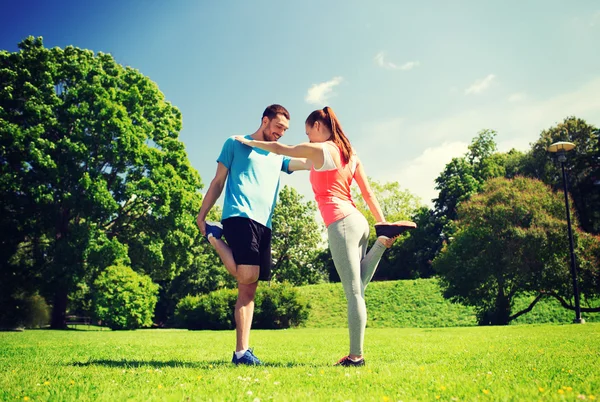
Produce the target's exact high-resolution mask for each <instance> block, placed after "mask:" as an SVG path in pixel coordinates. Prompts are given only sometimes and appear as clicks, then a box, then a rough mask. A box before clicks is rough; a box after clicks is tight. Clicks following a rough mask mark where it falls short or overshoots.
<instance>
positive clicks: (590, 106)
mask: <svg viewBox="0 0 600 402" xmlns="http://www.w3.org/2000/svg"><path fill="white" fill-rule="evenodd" d="M598 93H600V77H598V78H596V79H593V80H590V81H587V82H584V83H582V84H581V86H580V87H579V88H574V89H573V90H571V91H569V92H565V93H561V94H557V95H555V96H553V97H550V98H546V99H535V97H534V96H533V95H532V94H528V95H527V97H526V98H525V99H523V100H522V101H520V102H518V103H511V102H506V98H502V99H498V100H497V101H496V102H495V103H494V104H486V105H485V106H476V107H473V108H471V109H467V110H464V111H462V112H461V113H456V114H451V115H446V116H431V117H428V118H425V119H421V120H413V119H411V118H410V117H404V118H391V119H388V120H385V121H379V122H378V121H372V122H365V123H364V126H363V127H362V128H361V129H360V130H358V131H360V133H359V134H360V135H358V136H357V137H356V139H355V140H354V141H353V144H354V145H355V146H356V148H357V150H358V153H359V155H360V157H361V159H362V160H363V162H364V163H365V168H366V171H367V174H368V175H369V176H370V177H373V178H374V179H375V180H379V181H383V182H394V181H397V182H398V183H400V185H401V186H402V187H403V188H406V189H408V190H409V191H410V192H411V193H413V194H415V195H417V196H419V197H420V198H421V199H422V200H423V201H424V202H425V203H430V200H431V199H432V198H435V197H437V192H436V191H435V190H434V180H435V178H436V177H437V176H438V175H439V174H440V173H441V172H442V170H443V168H444V166H445V165H446V163H448V162H449V161H450V160H451V159H452V158H453V157H460V156H463V155H464V154H465V153H466V151H467V145H468V144H470V142H471V140H472V139H473V138H474V137H475V135H476V134H477V133H478V132H479V131H480V130H482V129H486V128H489V129H493V130H496V131H497V133H498V135H497V136H496V143H497V144H498V151H500V152H507V151H509V150H510V149H512V148H515V149H517V150H520V151H527V150H528V149H529V147H530V144H531V143H532V142H535V141H537V139H538V138H539V135H540V132H541V131H542V130H544V129H547V128H550V127H552V126H555V125H556V124H557V123H559V122H561V121H562V120H563V119H564V118H565V117H568V116H577V117H579V118H582V119H585V120H586V121H587V122H588V123H590V124H593V125H596V126H597V125H598V124H600V97H599V96H598ZM440 144H441V145H440ZM429 205H430V206H431V205H432V204H431V203H430V204H429Z"/></svg>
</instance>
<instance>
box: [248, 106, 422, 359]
mask: <svg viewBox="0 0 600 402" xmlns="http://www.w3.org/2000/svg"><path fill="white" fill-rule="evenodd" d="M305 128H306V135H308V139H309V141H310V143H304V144H300V145H296V146H288V145H283V144H279V143H277V142H267V141H254V140H248V139H245V138H244V137H236V140H238V141H240V142H242V143H244V144H246V145H249V146H251V147H256V148H260V149H263V150H266V151H269V152H273V153H276V154H280V155H286V156H291V157H296V158H306V159H308V160H309V161H310V162H312V166H313V167H312V169H311V172H310V182H311V184H312V188H313V191H314V193H315V199H316V201H317V205H318V206H319V211H320V212H321V216H322V217H323V220H324V221H325V226H327V235H328V239H329V248H330V250H331V256H332V257H333V262H334V264H335V268H336V270H337V272H338V274H339V275H340V278H341V280H342V285H343V286H344V292H345V294H346V299H347V301H348V329H349V332H350V354H349V355H348V356H345V357H343V358H342V359H340V360H339V361H338V362H337V363H336V365H341V366H362V365H364V364H365V360H364V358H363V341H364V334H365V328H366V324H367V310H366V306H365V299H364V295H365V288H366V287H367V284H368V283H369V282H370V281H371V278H372V277H373V274H374V273H375V269H376V268H377V265H378V264H379V260H380V259H381V256H382V255H383V253H384V251H385V250H386V249H387V248H389V247H391V246H392V244H393V243H394V241H395V239H396V237H397V236H399V235H400V234H401V233H403V232H404V231H405V230H407V229H412V228H415V227H416V224H415V223H413V222H408V221H400V222H395V223H387V222H386V221H385V217H384V216H383V213H382V211H381V208H380V206H379V203H378V202H377V199H376V198H375V196H374V194H373V192H372V190H371V188H370V186H369V182H368V180H367V175H366V173H365V170H364V168H363V165H362V163H361V162H360V160H359V159H358V157H357V156H356V154H355V153H354V150H353V148H352V146H351V145H350V141H349V140H348V138H347V137H346V135H345V134H344V131H343V130H342V127H341V125H340V123H339V121H338V119H337V117H336V115H335V114H334V113H333V110H331V108H330V107H327V106H326V107H325V108H324V109H322V110H315V111H314V112H312V113H311V114H310V115H309V116H308V117H307V119H306V123H305ZM353 180H356V183H357V184H358V187H359V188H360V191H361V194H362V196H363V198H364V200H365V202H366V203H367V205H368V206H369V209H370V210H371V213H372V214H373V216H374V217H375V220H376V221H377V222H378V223H377V224H375V231H376V234H377V236H378V238H377V241H376V242H375V244H374V245H373V247H371V249H370V250H369V251H368V252H367V245H368V240H369V225H368V223H367V220H366V219H365V217H364V216H363V215H362V214H361V213H360V212H359V211H358V209H357V208H356V205H355V204H354V202H353V201H352V196H351V191H350V186H351V184H352V181H353Z"/></svg>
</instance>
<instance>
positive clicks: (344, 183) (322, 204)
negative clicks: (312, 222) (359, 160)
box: [310, 144, 357, 226]
mask: <svg viewBox="0 0 600 402" xmlns="http://www.w3.org/2000/svg"><path fill="white" fill-rule="evenodd" d="M334 145H335V144H334ZM324 147H325V148H326V149H327V151H325V149H324V150H323V151H324V152H330V151H331V148H330V147H328V146H327V145H324ZM336 148H337V146H336ZM338 152H340V160H341V159H342V158H341V156H342V155H341V151H340V150H339V148H338ZM353 158H356V156H354V155H353V156H352V158H351V159H350V161H349V162H348V163H347V164H346V165H344V166H343V167H340V168H334V169H331V170H323V171H319V170H315V168H314V167H313V168H312V169H311V171H310V184H311V185H312V189H313V192H314V193H315V200H316V201H317V205H318V207H319V211H320V212H321V216H322V217H323V221H324V222H325V226H329V225H330V224H332V223H333V222H336V221H338V220H340V219H342V218H345V217H346V216H348V215H350V214H351V213H353V212H355V211H356V210H357V209H356V205H355V204H354V201H352V195H351V192H350V186H351V185H352V180H353V178H354V172H355V170H356V164H355V163H353V162H354V160H353Z"/></svg>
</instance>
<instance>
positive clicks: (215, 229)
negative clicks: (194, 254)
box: [204, 222, 223, 243]
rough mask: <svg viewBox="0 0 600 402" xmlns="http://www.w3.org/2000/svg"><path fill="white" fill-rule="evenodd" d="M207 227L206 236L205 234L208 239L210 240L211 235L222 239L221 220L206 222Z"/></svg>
mask: <svg viewBox="0 0 600 402" xmlns="http://www.w3.org/2000/svg"><path fill="white" fill-rule="evenodd" d="M205 227H206V236H204V239H206V241H208V237H209V236H213V237H214V238H215V239H220V238H221V236H223V225H221V224H220V223H219V222H206V223H205ZM209 243H210V242H209Z"/></svg>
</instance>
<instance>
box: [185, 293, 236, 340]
mask: <svg viewBox="0 0 600 402" xmlns="http://www.w3.org/2000/svg"><path fill="white" fill-rule="evenodd" d="M236 300H237V290H236V289H220V290H215V291H214V292H210V293H208V294H205V295H200V296H186V297H184V298H183V299H181V301H180V302H179V303H178V304H177V307H176V308H175V326H176V327H178V328H187V329H194V330H198V329H213V330H219V329H233V328H235V319H234V317H233V308H234V306H235V302H236Z"/></svg>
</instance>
